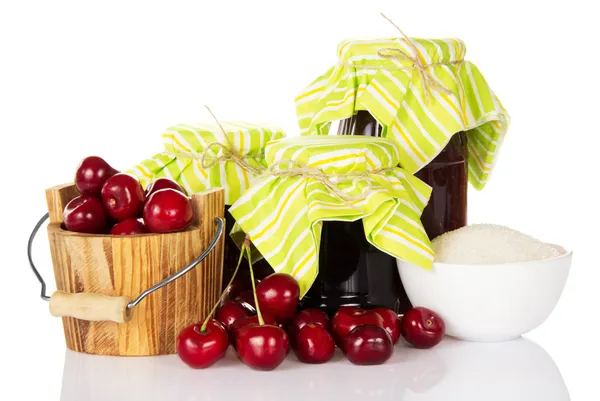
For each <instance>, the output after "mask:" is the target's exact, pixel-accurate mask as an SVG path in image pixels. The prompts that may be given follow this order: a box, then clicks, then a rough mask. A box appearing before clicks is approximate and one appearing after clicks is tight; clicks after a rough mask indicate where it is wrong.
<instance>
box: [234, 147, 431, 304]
mask: <svg viewBox="0 0 600 401" xmlns="http://www.w3.org/2000/svg"><path fill="white" fill-rule="evenodd" d="M399 157H400V149H399V147H398V146H397V144H396V142H394V141H393V140H390V139H386V138H370V137H358V136H357V137H352V136H315V137H291V138H287V139H282V140H278V141H274V142H271V143H269V144H268V145H267V148H266V161H267V165H268V166H270V167H269V169H273V168H276V169H279V170H282V169H283V170H285V169H287V168H288V167H294V165H289V166H288V165H286V164H287V163H288V161H289V160H293V161H294V162H296V163H300V164H301V165H303V166H306V167H310V168H313V169H318V170H320V171H322V172H323V173H325V174H329V175H333V176H331V178H330V180H332V181H334V182H335V185H336V186H337V188H338V189H340V190H341V191H343V192H344V193H345V194H348V195H349V196H352V197H357V199H356V200H352V201H350V204H348V203H349V202H348V200H347V199H346V200H342V199H341V198H340V197H337V196H335V195H334V194H333V193H332V192H331V191H330V190H329V189H328V188H327V187H326V186H325V185H324V184H323V183H322V182H321V181H319V180H317V179H312V178H307V177H304V176H276V175H273V174H272V171H270V170H268V171H267V172H266V173H265V174H263V175H261V176H260V177H259V178H257V179H256V180H255V181H254V182H253V185H252V186H251V187H250V189H249V190H248V191H247V192H245V193H244V194H243V195H242V196H241V197H240V198H239V199H238V200H237V201H236V202H235V203H234V204H233V206H232V207H231V208H230V209H229V211H230V213H231V214H232V215H233V217H234V218H235V219H236V221H237V225H238V227H237V228H238V229H239V228H241V230H243V232H245V233H248V235H249V236H250V238H251V240H252V243H253V244H254V246H255V247H256V248H257V250H258V251H259V252H260V253H261V254H262V255H263V256H264V258H265V259H266V260H267V261H268V262H269V264H270V265H271V266H272V267H273V268H274V269H275V271H277V272H284V273H288V274H291V275H293V276H294V277H295V278H296V279H297V280H298V282H299V283H300V289H301V294H302V295H304V294H305V293H306V292H307V291H308V289H309V288H310V286H311V285H312V283H313V282H314V280H315V278H316V276H317V272H318V261H319V245H320V242H321V227H322V222H323V221H326V220H337V221H355V220H358V219H362V221H363V225H364V230H365V237H366V239H367V240H368V241H369V242H370V243H371V244H373V245H374V246H376V247H377V248H379V249H380V250H382V251H384V252H387V253H389V254H390V255H393V256H395V257H397V258H401V259H404V260H407V261H409V262H411V263H414V264H416V265H419V266H422V267H424V268H430V267H431V264H432V262H433V251H432V248H431V244H430V242H429V239H428V237H427V234H426V233H425V230H424V228H423V226H422V225H421V220H420V217H421V213H422V211H423V208H424V207H425V205H426V204H427V202H428V200H429V196H430V193H431V189H430V187H429V186H427V185H426V184H424V183H423V182H422V181H420V180H419V179H417V178H416V177H414V176H413V175H411V174H409V173H407V172H406V171H405V170H404V169H402V168H400V167H397V166H398V162H399ZM273 166H276V167H273ZM365 172H370V173H369V174H367V175H366V176H361V177H354V178H352V179H349V177H345V178H344V179H342V178H341V177H340V176H339V174H344V173H363V174H364V173H365ZM336 174H337V175H338V176H337V177H336V176H335V175H336ZM234 230H235V229H234ZM233 238H234V240H236V241H238V242H241V241H242V240H243V236H239V237H237V236H236V235H235V234H234V235H233Z"/></svg>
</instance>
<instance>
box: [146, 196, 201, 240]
mask: <svg viewBox="0 0 600 401" xmlns="http://www.w3.org/2000/svg"><path fill="white" fill-rule="evenodd" d="M193 217H194V212H193V210H192V201H191V200H190V198H188V197H187V196H185V195H184V194H182V193H181V192H179V191H175V190H174V189H170V188H168V189H161V190H160V191H156V192H154V193H153V194H152V195H150V198H148V201H147V202H146V206H144V222H145V223H146V226H147V227H148V229H149V230H150V231H151V232H153V233H170V232H175V231H183V230H185V229H186V228H187V227H188V226H189V225H190V224H191V222H192V219H193Z"/></svg>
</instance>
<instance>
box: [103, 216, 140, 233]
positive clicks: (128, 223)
mask: <svg viewBox="0 0 600 401" xmlns="http://www.w3.org/2000/svg"><path fill="white" fill-rule="evenodd" d="M110 233H111V235H137V234H147V233H148V229H147V228H146V225H145V224H144V223H142V222H141V221H139V220H138V219H127V220H123V221H122V222H120V223H117V224H115V225H114V226H113V228H112V230H110Z"/></svg>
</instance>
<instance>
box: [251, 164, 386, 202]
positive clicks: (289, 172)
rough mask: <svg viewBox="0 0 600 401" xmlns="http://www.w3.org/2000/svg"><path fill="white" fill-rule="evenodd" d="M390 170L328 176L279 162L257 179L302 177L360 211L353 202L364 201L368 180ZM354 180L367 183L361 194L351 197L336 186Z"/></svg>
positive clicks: (308, 167) (296, 165)
mask: <svg viewBox="0 0 600 401" xmlns="http://www.w3.org/2000/svg"><path fill="white" fill-rule="evenodd" d="M282 164H286V165H288V166H289V165H292V166H295V167H287V168H283V169H282V168H280V166H281V165H282ZM393 170H394V167H392V168H384V169H377V170H369V171H361V172H353V173H332V174H328V173H325V172H323V170H321V169H318V168H314V167H310V166H307V165H305V164H303V163H300V162H297V161H295V160H279V161H277V162H276V163H274V164H273V165H271V166H270V167H269V168H268V169H266V170H265V171H264V172H263V174H262V175H261V176H260V177H259V179H261V180H262V179H265V178H267V177H303V178H310V179H312V180H316V181H319V182H320V183H321V184H323V186H325V188H327V189H328V190H329V192H330V193H331V194H332V195H333V196H335V197H336V198H338V199H339V200H340V201H342V202H343V203H344V204H345V205H346V206H349V207H352V208H354V209H358V210H360V209H359V208H358V207H356V205H354V203H355V202H358V201H360V200H363V199H365V195H366V193H367V192H368V191H369V190H370V189H371V187H372V185H371V180H369V178H370V177H371V176H372V175H377V174H385V173H386V172H388V171H393ZM354 180H365V181H367V186H365V187H364V188H363V189H362V190H361V193H359V194H357V195H351V194H349V193H347V192H345V191H343V190H341V189H340V188H339V187H338V186H337V185H336V184H338V183H340V182H344V181H354Z"/></svg>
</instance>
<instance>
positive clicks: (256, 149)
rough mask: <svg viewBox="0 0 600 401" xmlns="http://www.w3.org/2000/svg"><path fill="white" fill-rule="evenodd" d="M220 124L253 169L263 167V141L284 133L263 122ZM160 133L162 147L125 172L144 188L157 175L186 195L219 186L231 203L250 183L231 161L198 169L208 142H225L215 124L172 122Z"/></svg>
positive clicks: (246, 174) (247, 174) (215, 152)
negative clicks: (178, 185) (176, 123)
mask: <svg viewBox="0 0 600 401" xmlns="http://www.w3.org/2000/svg"><path fill="white" fill-rule="evenodd" d="M221 125H222V126H223V128H224V129H225V131H226V133H227V137H228V138H229V140H230V142H231V143H232V144H233V146H234V148H235V150H236V151H237V152H238V153H239V154H240V155H244V156H247V157H246V158H245V160H246V161H247V162H248V164H250V165H251V166H253V167H256V168H264V167H265V161H264V148H265V145H266V144H267V142H269V141H270V140H273V139H279V138H282V137H284V136H285V134H284V132H283V131H282V130H281V129H280V128H278V127H275V126H272V125H268V124H263V123H261V124H251V123H247V122H221ZM161 136H162V140H163V144H164V148H165V150H164V151H163V152H162V153H159V154H157V155H155V156H153V157H151V158H150V159H147V160H144V161H142V162H141V163H139V164H137V165H136V166H134V167H133V168H131V169H130V170H128V171H127V172H128V173H130V174H133V175H135V176H137V177H138V178H139V179H140V181H141V182H142V185H143V186H144V187H146V186H147V185H148V184H149V183H150V182H151V181H152V180H153V179H155V178H158V177H168V178H172V179H174V180H175V181H177V182H178V183H179V184H180V185H181V186H182V187H183V188H184V189H185V190H186V191H187V192H188V193H190V194H191V193H196V192H201V191H205V190H207V189H210V188H215V187H223V188H224V189H225V203H226V204H227V205H231V204H232V203H233V202H235V201H236V200H237V198H239V197H240V195H241V194H242V193H243V192H244V191H245V190H246V189H247V188H248V187H249V186H250V181H251V180H252V179H253V178H254V176H255V175H254V174H253V173H251V172H250V171H246V170H245V169H243V168H241V167H240V166H239V165H237V164H236V163H234V162H232V161H221V162H219V163H216V164H215V165H214V166H212V167H211V168H209V169H204V168H202V164H201V159H202V155H203V153H204V151H205V149H206V148H207V146H208V145H209V144H211V143H213V142H220V143H222V144H224V145H227V141H226V140H225V138H224V136H223V132H222V131H221V129H220V128H219V126H218V125H217V124H201V123H198V124H179V125H174V126H172V127H169V128H167V129H166V130H165V131H164V132H163V133H162V135H161ZM222 154H223V150H222V149H220V148H219V147H216V146H215V147H211V148H210V150H209V155H210V156H211V157H212V158H216V157H219V156H222ZM206 160H207V161H209V160H210V158H207V159H206Z"/></svg>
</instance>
